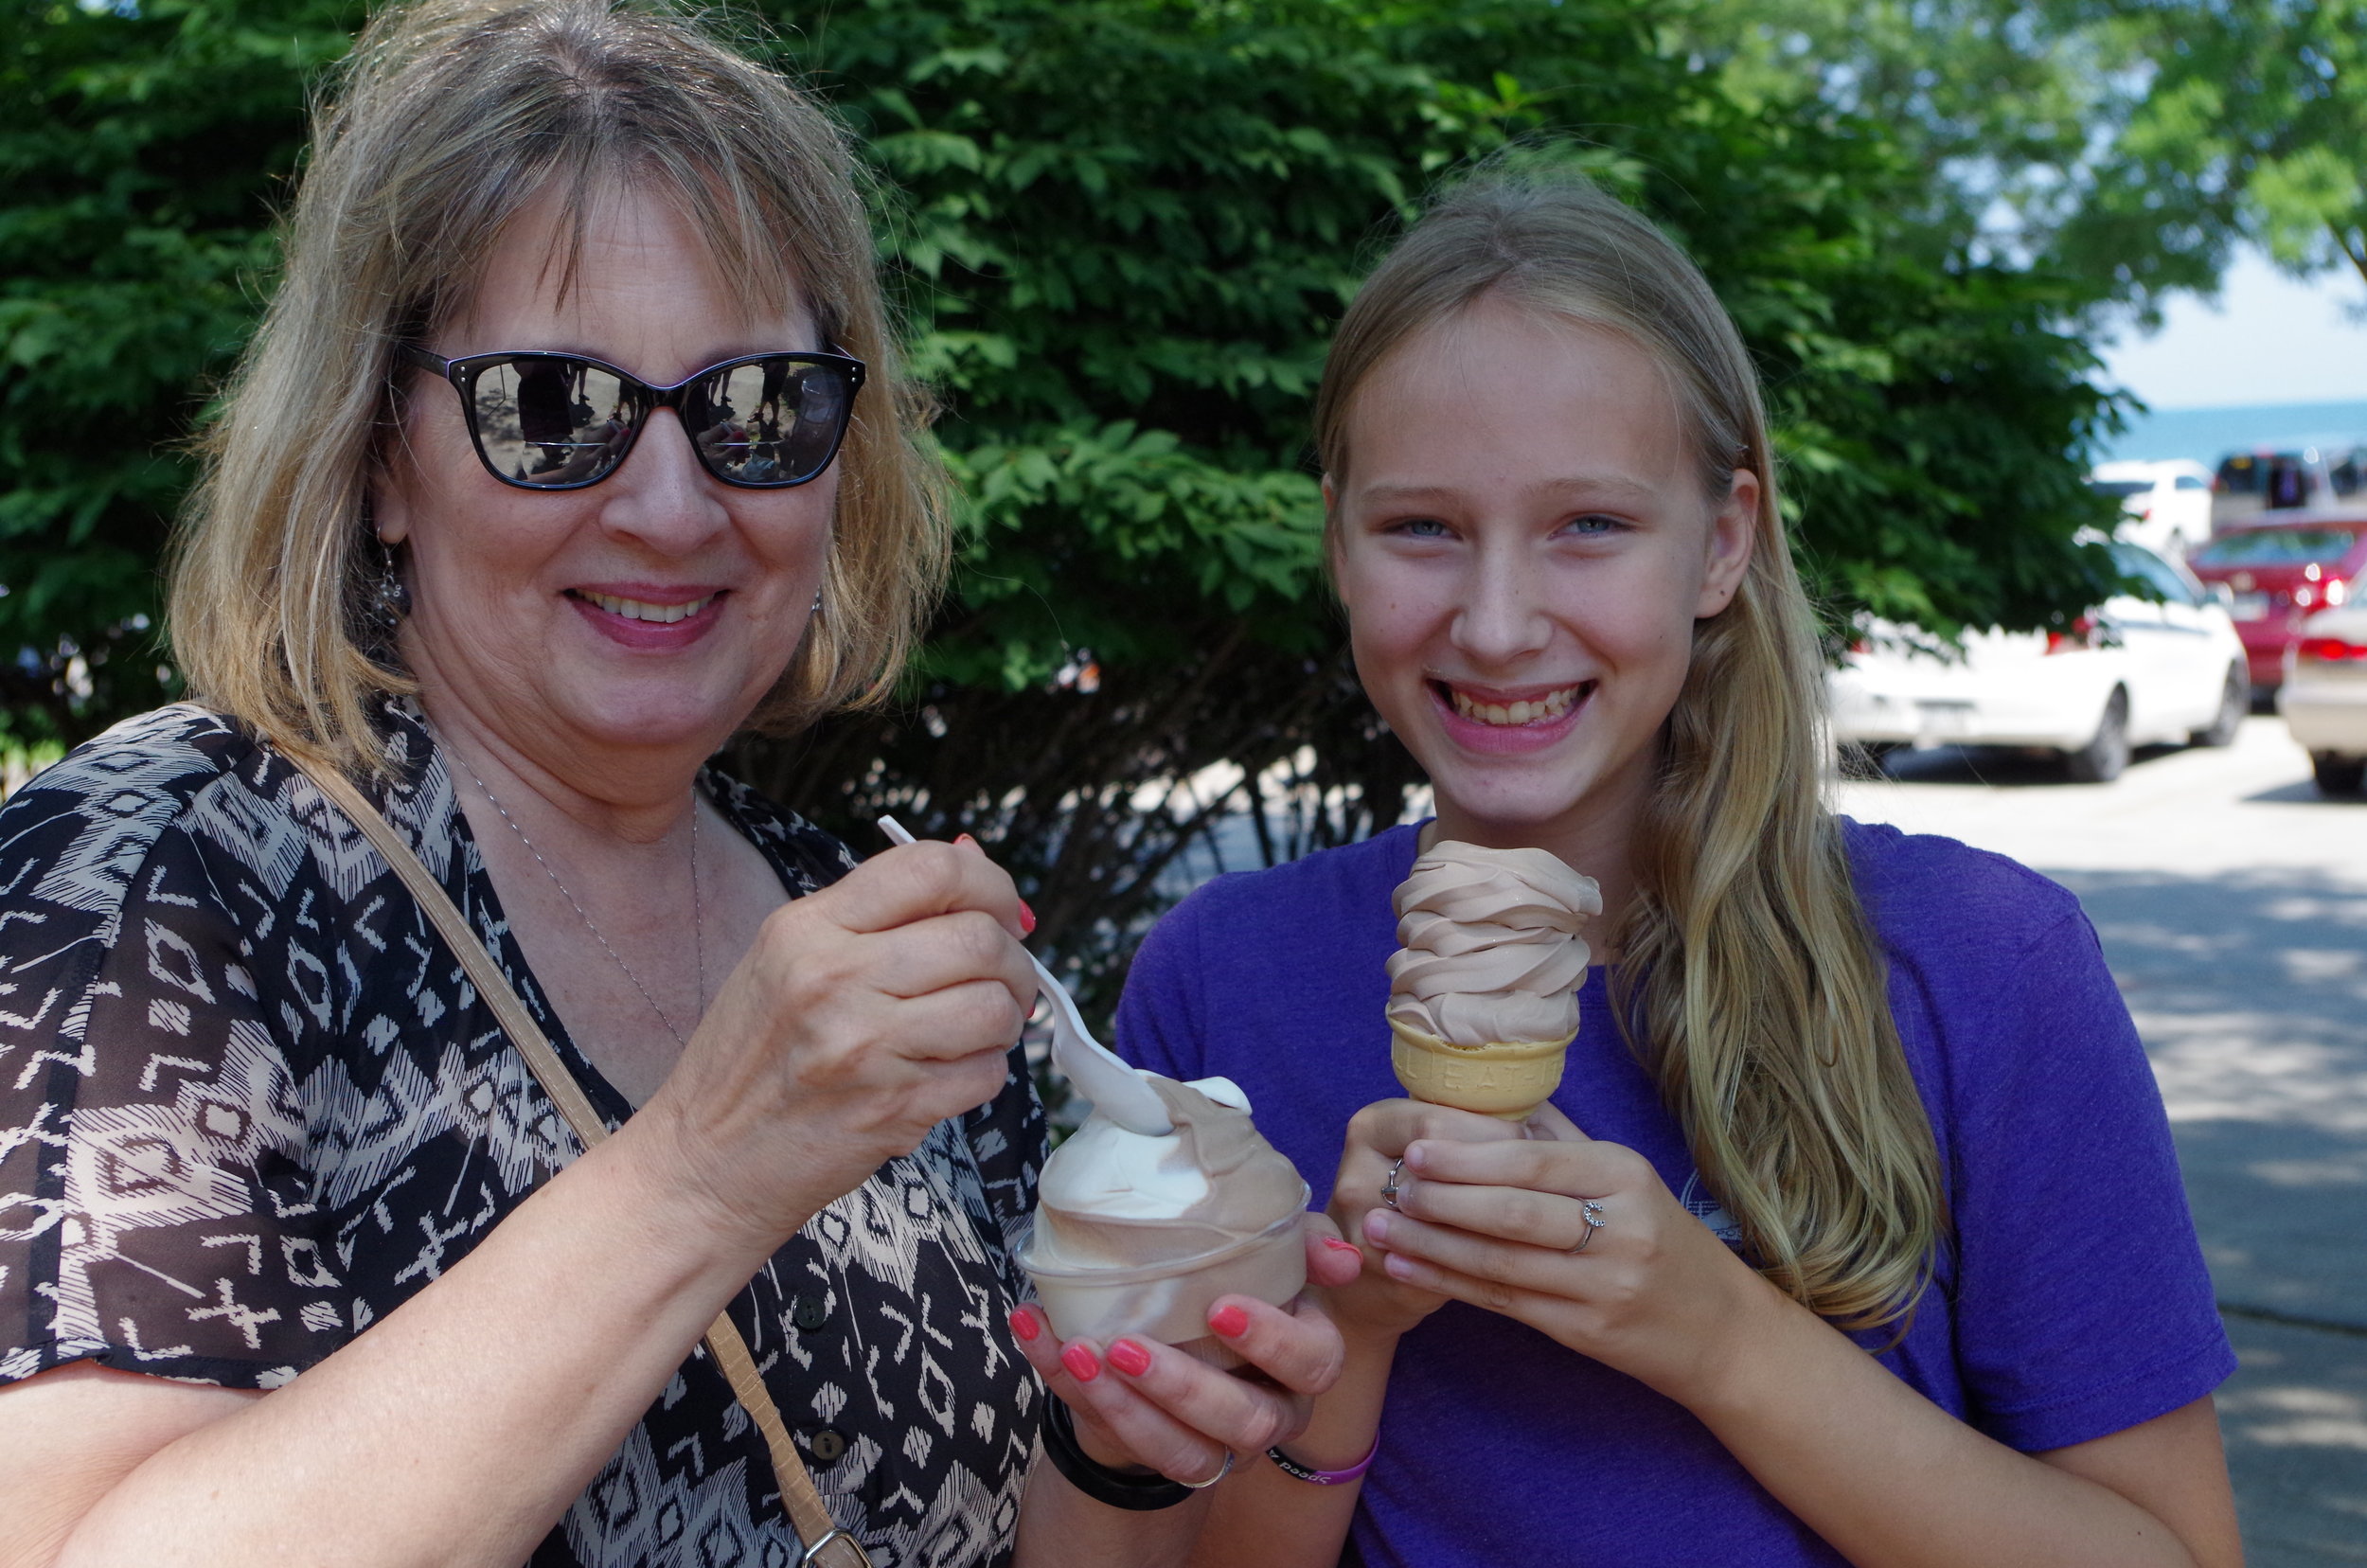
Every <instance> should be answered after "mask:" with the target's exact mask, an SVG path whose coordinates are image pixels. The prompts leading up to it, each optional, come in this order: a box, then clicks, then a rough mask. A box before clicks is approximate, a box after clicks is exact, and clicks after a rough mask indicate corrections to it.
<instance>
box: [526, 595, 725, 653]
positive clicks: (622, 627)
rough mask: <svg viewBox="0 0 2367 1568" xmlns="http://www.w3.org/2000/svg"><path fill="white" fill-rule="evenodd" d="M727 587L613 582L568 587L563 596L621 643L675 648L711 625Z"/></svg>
mask: <svg viewBox="0 0 2367 1568" xmlns="http://www.w3.org/2000/svg"><path fill="white" fill-rule="evenodd" d="M727 593H728V590H726V589H721V588H662V587H650V586H647V585H644V584H640V583H615V584H607V585H602V586H599V587H589V586H587V587H582V588H570V589H568V590H567V591H566V593H565V595H564V597H565V598H566V600H567V602H568V604H569V605H570V606H571V607H572V608H573V609H574V610H575V611H576V612H577V613H578V615H581V616H582V617H583V619H584V621H585V623H586V624H588V625H589V626H591V628H592V629H593V630H594V631H596V632H597V633H600V635H602V636H604V637H606V638H608V639H609V640H610V641H612V642H614V643H615V644H617V645H618V646H619V647H623V648H632V649H647V650H651V651H653V652H673V651H677V650H682V649H685V648H688V647H689V646H690V645H691V644H693V643H695V642H697V641H698V640H699V639H700V638H702V637H703V636H705V635H706V634H707V633H709V632H712V631H713V630H714V629H715V626H716V622H717V619H718V617H720V616H721V614H722V611H723V601H724V598H725V597H726V595H727Z"/></svg>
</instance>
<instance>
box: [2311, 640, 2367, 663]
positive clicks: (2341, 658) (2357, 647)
mask: <svg viewBox="0 0 2367 1568" xmlns="http://www.w3.org/2000/svg"><path fill="white" fill-rule="evenodd" d="M2293 657H2294V658H2296V659H2314V660H2316V661H2317V662H2318V663H2320V664H2341V663H2344V662H2346V661H2348V660H2351V659H2367V643H2355V642H2352V641H2349V640H2348V639H2347V638H2343V637H2304V638H2303V639H2302V640H2301V641H2300V642H2297V643H2295V644H2294V645H2293Z"/></svg>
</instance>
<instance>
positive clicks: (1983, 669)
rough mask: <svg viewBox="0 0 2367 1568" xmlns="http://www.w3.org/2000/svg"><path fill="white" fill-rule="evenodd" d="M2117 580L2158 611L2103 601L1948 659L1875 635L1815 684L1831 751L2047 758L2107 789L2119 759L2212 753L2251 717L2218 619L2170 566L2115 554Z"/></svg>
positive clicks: (2128, 551) (2238, 653) (2246, 689)
mask: <svg viewBox="0 0 2367 1568" xmlns="http://www.w3.org/2000/svg"><path fill="white" fill-rule="evenodd" d="M2112 556H2113V559H2114V560H2115V561H2118V562H2119V564H2120V567H2121V570H2122V571H2123V572H2125V573H2127V574H2128V575H2129V576H2131V577H2134V578H2138V579H2143V580H2145V581H2146V582H2148V583H2150V584H2151V585H2152V586H2153V588H2154V590H2155V591H2156V592H2157V593H2159V594H2160V595H2161V597H2160V598H2158V599H2153V598H2140V597H2136V596H2135V595H2133V594H2132V595H2126V596H2119V597H2113V598H2111V599H2109V600H2107V601H2106V602H2105V603H2104V604H2103V605H2101V606H2099V607H2098V608H2097V609H2095V610H2092V611H2091V612H2089V613H2088V615H2084V616H2082V617H2081V618H2080V619H2079V621H2078V622H2077V623H2076V624H2074V625H2073V626H2072V627H2070V628H2068V629H2067V630H2064V631H2061V632H1994V631H1993V632H1977V633H1970V634H1968V635H1967V637H1966V638H1965V645H1964V649H1963V650H1962V651H1961V652H1958V651H1954V650H1944V649H1941V648H1939V647H1937V646H1936V645H1935V644H1934V642H1933V639H1931V637H1930V636H1929V635H1928V634H1926V633H1915V632H1911V631H1908V630H1906V629H1904V628H1900V627H1895V626H1892V625H1889V624H1887V623H1885V622H1876V623H1874V624H1872V625H1870V626H1868V627H1866V628H1865V630H1864V633H1863V636H1862V639H1861V640H1860V642H1859V643H1858V645H1857V646H1856V647H1854V648H1852V649H1851V650H1849V653H1848V656H1847V657H1846V658H1845V659H1844V660H1843V661H1842V666H1841V668H1838V669H1835V670H1833V671H1832V672H1831V674H1830V675H1829V677H1828V678H1827V681H1826V687H1827V690H1828V692H1829V693H1830V697H1831V703H1832V719H1833V738H1834V739H1836V740H1839V741H1842V742H1855V743H1856V744H1858V745H1860V746H1862V747H1864V748H1866V749H1867V750H1868V751H1870V752H1873V753H1876V754H1880V753H1883V752H1887V751H1892V750H1895V749H1896V748H1898V747H1901V746H1936V745H1967V746H2020V747H2035V748H2040V749H2044V750H2047V751H2053V752H2056V753H2057V754H2059V755H2060V756H2061V757H2062V758H2063V762H2064V767H2065V771H2066V772H2068V773H2069V774H2070V775H2071V777H2072V778H2073V780H2075V781H2077V782H2080V783H2103V782H2105V781H2107V780H2109V779H2111V778H2114V777H2116V776H2118V775H2119V774H2120V771H2121V770H2122V768H2124V767H2126V766H2127V763H2128V754H2129V750H2130V748H2131V747H2134V746H2144V745H2154V744H2161V743H2164V742H2166V743H2169V744H2173V745H2175V744H2181V743H2184V742H2186V741H2189V740H2191V741H2193V742H2194V743H2195V744H2197V745H2202V746H2224V745H2226V744H2227V743H2228V742H2229V741H2230V740H2233V739H2234V738H2235V727H2236V725H2238V724H2239V723H2241V722H2243V718H2244V715H2245V713H2246V712H2247V711H2248V710H2249V709H2250V707H2251V678H2250V676H2249V675H2248V674H2247V673H2246V671H2245V668H2244V645H2243V643H2242V642H2241V641H2240V640H2238V638H2237V637H2236V635H2235V623H2234V621H2232V620H2230V619H2229V618H2228V614H2227V607H2226V606H2225V605H2224V604H2223V603H2221V602H2220V600H2219V599H2218V598H2217V597H2216V596H2214V595H2213V594H2211V593H2210V592H2208V591H2206V590H2205V589H2204V588H2203V586H2202V585H2201V584H2200V583H2198V582H2197V581H2196V580H2195V579H2194V576H2193V574H2192V573H2190V572H2188V571H2187V570H2186V569H2185V568H2184V567H2183V566H2179V565H2174V564H2173V563H2171V562H2170V561H2164V560H2162V558H2161V557H2160V556H2158V555H2155V554H2154V553H2153V552H2152V551H2150V550H2146V549H2144V548H2142V547H2140V546H2138V545H2135V544H2131V543H2127V541H2126V540H2116V541H2114V542H2113V544H2112Z"/></svg>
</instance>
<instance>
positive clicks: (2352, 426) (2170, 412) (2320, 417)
mask: <svg viewBox="0 0 2367 1568" xmlns="http://www.w3.org/2000/svg"><path fill="white" fill-rule="evenodd" d="M2361 445H2367V402H2312V403H2279V404H2273V405H2261V406H2252V407H2245V408H2171V409H2163V410H2161V411H2159V412H2155V413H2150V414H2141V415H2139V416H2137V417H2136V418H2135V419H2132V420H2131V421H2130V422H2129V428H2128V431H2127V434H2125V435H2123V436H2120V437H2116V438H2115V439H2113V440H2112V441H2110V442H2108V443H2107V444H2106V445H2105V446H2104V447H2103V448H2102V449H2101V451H2100V452H2099V454H2098V455H2099V457H2100V458H2123V457H2142V458H2154V459H2160V458H2168V457H2192V458H2193V459H2195V461H2197V462H2198V463H2206V464H2209V465H2211V466H2212V467H2215V468H2216V467H2217V466H2218V461H2219V459H2220V458H2222V457H2224V456H2226V455H2227V454H2229V453H2231V452H2245V451H2250V450H2251V449H2252V448H2254V447H2264V446H2272V447H2279V448H2283V449H2287V450H2291V449H2296V448H2300V447H2308V446H2316V447H2320V448H2348V447H2352V446H2361Z"/></svg>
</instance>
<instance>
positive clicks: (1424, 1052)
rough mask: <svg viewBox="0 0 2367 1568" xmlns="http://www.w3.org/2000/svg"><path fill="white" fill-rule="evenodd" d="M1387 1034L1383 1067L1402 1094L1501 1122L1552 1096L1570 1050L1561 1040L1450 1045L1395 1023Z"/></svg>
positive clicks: (1520, 1116) (1521, 1115) (1518, 1118)
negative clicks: (1390, 1071) (1390, 1070)
mask: <svg viewBox="0 0 2367 1568" xmlns="http://www.w3.org/2000/svg"><path fill="white" fill-rule="evenodd" d="M1389 1032H1390V1034H1391V1035H1392V1036H1393V1037H1394V1038H1393V1040H1392V1041H1391V1042H1390V1047H1389V1064H1390V1065H1391V1066H1392V1067H1394V1068H1396V1069H1397V1081H1398V1082H1399V1083H1401V1084H1403V1085H1405V1092H1406V1093H1407V1094H1409V1095H1411V1096H1414V1097H1415V1099H1417V1100H1423V1101H1426V1102H1428V1103H1429V1104H1432V1105H1451V1106H1453V1107H1455V1108H1456V1109H1457V1110H1460V1111H1477V1112H1479V1113H1481V1114H1484V1115H1489V1116H1501V1117H1503V1118H1504V1120H1506V1121H1521V1120H1523V1119H1525V1118H1526V1117H1527V1116H1528V1114H1529V1113H1530V1112H1532V1111H1535V1110H1536V1109H1537V1108H1538V1107H1539V1106H1540V1105H1542V1104H1544V1103H1545V1101H1546V1100H1547V1099H1549V1098H1550V1097H1552V1095H1553V1092H1554V1091H1555V1090H1556V1089H1557V1088H1558V1087H1560V1085H1561V1067H1562V1060H1563V1058H1564V1057H1565V1056H1567V1055H1568V1053H1569V1050H1570V1042H1569V1041H1567V1040H1532V1041H1499V1042H1495V1043H1493V1044H1488V1045H1450V1044H1449V1043H1448V1042H1445V1041H1443V1040H1440V1039H1439V1038H1438V1037H1437V1036H1435V1035H1432V1034H1426V1033H1424V1032H1423V1031H1422V1030H1420V1029H1416V1028H1415V1027H1413V1026H1412V1025H1408V1024H1405V1023H1403V1022H1401V1021H1400V1020H1397V1019H1395V1018H1393V1019H1391V1020H1390V1021H1389Z"/></svg>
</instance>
